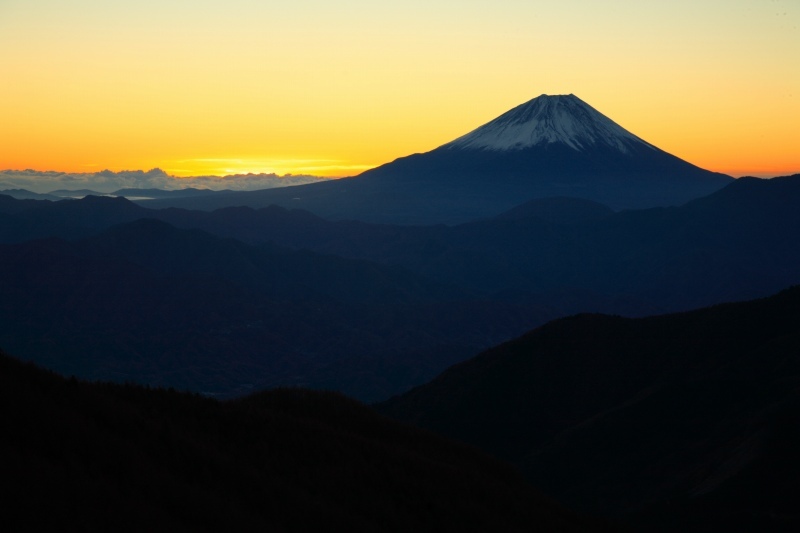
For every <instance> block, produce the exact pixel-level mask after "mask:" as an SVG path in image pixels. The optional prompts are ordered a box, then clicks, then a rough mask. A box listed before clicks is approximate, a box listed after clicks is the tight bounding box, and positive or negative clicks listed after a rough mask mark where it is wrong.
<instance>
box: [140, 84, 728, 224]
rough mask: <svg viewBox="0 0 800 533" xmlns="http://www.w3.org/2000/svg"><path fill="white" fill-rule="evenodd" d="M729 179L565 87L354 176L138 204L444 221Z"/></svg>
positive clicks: (636, 197) (646, 199) (687, 192)
mask: <svg viewBox="0 0 800 533" xmlns="http://www.w3.org/2000/svg"><path fill="white" fill-rule="evenodd" d="M731 179H732V178H730V177H728V176H724V175H721V174H715V173H712V172H708V171H706V170H703V169H700V168H698V167H696V166H694V165H691V164H689V163H687V162H685V161H683V160H681V159H678V158H677V157H674V156H672V155H670V154H668V153H666V152H663V151H662V150H659V149H657V148H655V147H654V146H652V145H650V144H648V143H646V142H645V141H642V140H641V139H639V138H638V137H636V136H635V135H633V134H632V133H630V132H627V131H626V130H624V129H623V128H622V127H620V126H619V125H617V124H615V123H614V122H613V121H611V120H610V119H609V118H607V117H605V116H604V115H602V114H601V113H599V112H597V111H596V110H595V109H593V108H592V107H591V106H589V105H588V104H586V103H585V102H583V101H582V100H580V99H579V98H577V97H576V96H574V95H566V96H565V95H560V96H548V95H541V96H539V97H537V98H535V99H533V100H531V101H530V102H527V103H525V104H522V105H521V106H518V107H517V108H515V109H512V110H511V111H508V112H507V113H505V114H503V115H501V116H500V117H498V118H497V119H495V120H493V121H491V122H489V123H488V124H485V125H484V126H481V127H480V128H478V129H476V130H475V131H473V132H471V133H468V134H467V135H465V136H462V137H460V138H459V139H456V140H455V141H452V142H450V143H447V144H445V145H443V146H440V147H439V148H437V149H435V150H432V151H430V152H427V153H424V154H414V155H411V156H408V157H403V158H400V159H397V160H395V161H393V162H391V163H387V164H385V165H382V166H380V167H378V168H375V169H372V170H368V171H366V172H364V173H363V174H361V175H359V176H357V177H354V178H346V179H341V180H335V181H331V182H326V183H320V184H312V185H302V186H298V187H292V188H290V189H284V190H269V191H256V192H250V193H231V194H228V195H224V196H223V195H219V196H213V197H208V198H204V199H196V200H195V199H184V200H177V199H176V200H175V201H166V200H157V201H153V202H152V203H149V204H148V205H152V206H153V207H164V206H178V207H185V208H197V209H214V208H218V207H224V206H232V205H249V206H252V207H266V206H268V205H271V204H277V205H282V206H284V207H290V208H302V209H307V210H309V211H312V212H314V213H316V214H318V215H321V216H324V217H327V218H334V219H358V220H366V221H372V222H383V223H400V224H431V223H447V224H453V223H460V222H465V221H468V220H474V219H476V218H485V217H490V216H494V215H497V214H499V213H501V212H503V211H506V210H508V209H510V208H512V207H514V206H515V205H517V204H519V203H521V202H523V201H526V200H530V199H533V198H543V197H548V196H569V197H576V198H583V199H588V200H594V201H598V202H601V203H604V204H607V205H609V206H610V207H612V208H614V209H620V208H643V207H653V206H664V205H679V204H682V203H685V202H687V201H689V200H691V199H693V198H697V197H700V196H704V195H706V194H709V193H711V192H713V191H715V190H717V189H719V188H720V187H722V186H724V185H725V184H727V183H729V182H730V180H731Z"/></svg>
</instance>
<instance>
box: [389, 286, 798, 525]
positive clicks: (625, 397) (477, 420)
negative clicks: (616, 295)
mask: <svg viewBox="0 0 800 533" xmlns="http://www.w3.org/2000/svg"><path fill="white" fill-rule="evenodd" d="M798 325H800V287H794V288H791V289H788V290H786V291H783V292H781V293H779V294H777V295H775V296H772V297H769V298H766V299H762V300H756V301H751V302H745V303H737V304H725V305H718V306H714V307H710V308H705V309H701V310H697V311H692V312H687V313H682V314H676V315H663V316H656V317H649V318H641V319H626V318H622V317H615V316H606V315H589V314H584V315H578V316H574V317H570V318H565V319H561V320H557V321H554V322H551V323H549V324H547V325H545V326H543V327H541V328H538V329H536V330H534V331H532V332H530V333H528V334H526V335H524V336H523V337H520V338H518V339H516V340H514V341H511V342H508V343H505V344H503V345H501V346H498V347H496V348H494V349H492V350H489V351H487V352H484V353H482V354H481V355H479V356H477V357H475V358H473V359H471V360H469V361H467V362H464V363H462V364H459V365H456V366H454V367H452V368H451V369H449V370H447V371H446V372H444V373H443V374H441V375H440V376H439V377H437V378H436V379H435V380H433V381H432V382H431V383H429V384H426V385H424V386H421V387H418V388H416V389H414V390H412V391H410V392H408V393H406V394H404V395H401V396H399V397H396V398H393V399H391V400H390V401H388V402H385V403H383V404H381V405H380V406H379V409H380V410H381V411H382V412H383V413H385V414H388V415H390V416H393V417H395V418H397V419H400V420H403V421H407V422H413V423H415V424H417V425H419V426H421V427H425V428H428V429H432V430H435V431H437V432H440V433H442V434H444V435H448V436H450V437H453V438H456V439H459V440H462V441H464V442H468V443H470V444H474V445H476V446H478V447H481V448H483V449H484V450H487V451H489V452H491V453H493V454H495V455H496V456H499V457H502V458H505V459H507V460H510V461H512V462H513V463H515V464H516V465H517V466H518V467H519V468H520V469H521V470H522V471H523V472H524V473H525V474H526V475H527V477H528V479H529V480H530V481H531V482H532V483H534V484H535V485H536V486H538V487H541V488H542V489H543V490H545V491H546V492H547V493H549V494H551V495H553V496H554V497H556V498H557V499H559V500H560V501H562V502H564V503H566V504H568V505H571V506H574V507H575V508H577V509H583V510H586V511H592V512H597V513H603V514H607V515H610V516H617V517H620V518H624V519H625V520H628V521H630V522H631V523H633V524H637V525H638V526H640V527H641V530H643V531H697V532H701V531H702V532H708V531H720V532H721V531H742V532H745V531H795V530H796V528H797V527H798V526H799V525H800V514H798V507H797V502H798V501H800V485H798V481H797V480H798V479H800V461H798V458H797V454H796V450H797V447H798V446H800V328H798Z"/></svg>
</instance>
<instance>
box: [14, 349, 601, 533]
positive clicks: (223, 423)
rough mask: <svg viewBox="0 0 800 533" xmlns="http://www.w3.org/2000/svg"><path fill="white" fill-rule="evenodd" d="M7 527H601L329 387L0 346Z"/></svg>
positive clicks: (469, 453)
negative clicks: (191, 391) (142, 367)
mask: <svg viewBox="0 0 800 533" xmlns="http://www.w3.org/2000/svg"><path fill="white" fill-rule="evenodd" d="M0 417H1V418H2V420H3V431H2V432H1V433H0V450H2V453H0V471H2V473H3V475H2V477H1V478H0V498H2V501H3V503H4V513H3V524H4V528H5V529H6V530H8V531H28V530H55V529H57V530H65V529H67V530H84V531H94V530H104V531H108V530H115V531H166V530H169V531H220V530H236V531H256V530H258V531H323V530H338V531H487V530H493V531H525V530H540V531H564V532H569V531H600V530H602V527H601V526H600V525H598V524H597V523H595V522H592V521H589V520H585V519H583V518H581V517H579V516H577V515H575V514H574V513H570V512H568V511H566V510H565V509H563V508H561V507H560V506H559V505H557V504H556V503H554V502H552V501H550V500H548V499H547V498H545V497H544V496H542V495H541V494H539V493H538V492H537V491H536V490H534V489H533V488H531V487H530V486H528V485H527V484H525V483H524V482H523V481H522V480H521V479H520V477H519V476H518V475H517V474H515V473H514V472H512V471H511V469H510V468H509V467H507V466H506V465H504V464H501V463H499V462H497V461H495V460H492V459H490V458H489V457H486V456H483V455H481V454H480V453H478V452H477V451H475V450H472V449H470V448H467V447H465V446H463V445H459V444H456V443H453V442H449V441H447V440H445V439H443V438H441V437H438V436H436V435H433V434H431V433H428V432H423V431H419V430H415V429H413V428H410V427H406V426H403V425H401V424H397V423H395V422H392V421H390V420H388V419H386V418H384V417H381V416H378V415H377V414H376V413H374V412H373V411H371V410H369V409H368V408H366V407H364V406H363V405H361V404H358V403H357V402H355V401H352V400H349V399H347V398H345V397H343V396H340V395H337V394H332V393H319V392H311V391H304V390H299V389H297V390H279V391H273V392H269V393H262V394H258V395H255V396H251V397H248V398H245V399H242V400H239V401H235V402H227V403H222V402H218V401H214V400H209V399H206V398H202V397H199V396H192V395H188V394H181V393H176V392H174V391H167V390H163V389H162V390H158V389H145V388H142V387H137V386H132V385H126V386H122V385H109V384H89V383H84V382H80V381H77V380H75V379H71V380H66V379H63V378H61V377H59V376H57V375H54V374H52V373H49V372H45V371H43V370H39V369H38V368H35V367H33V366H32V365H25V364H21V363H19V362H18V361H16V360H13V359H11V358H10V357H8V356H6V355H5V354H4V353H2V352H0Z"/></svg>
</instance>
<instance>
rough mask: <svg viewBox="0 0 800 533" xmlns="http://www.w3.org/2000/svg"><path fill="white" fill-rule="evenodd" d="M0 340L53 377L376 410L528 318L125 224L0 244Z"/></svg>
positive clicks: (158, 227)
mask: <svg viewBox="0 0 800 533" xmlns="http://www.w3.org/2000/svg"><path fill="white" fill-rule="evenodd" d="M0 256H2V258H3V260H2V261H0V343H2V344H4V345H5V346H7V347H8V348H9V349H11V350H13V351H14V353H16V354H18V355H19V356H20V357H22V358H25V359H32V360H35V361H37V362H38V363H39V364H43V365H45V366H47V367H48V368H51V369H55V370H58V371H60V372H63V373H68V374H70V373H71V374H76V375H78V376H82V377H86V378H92V379H104V380H115V381H124V380H133V381H136V382H140V383H149V384H154V385H160V386H174V387H176V388H181V389H188V390H194V391H202V392H207V393H215V394H220V395H223V396H229V395H236V394H242V392H246V391H249V390H250V389H251V388H252V387H258V388H264V387H269V386H276V385H280V384H282V385H306V386H314V387H318V388H326V389H331V388H335V389H337V390H340V391H347V392H348V393H350V394H352V395H354V396H358V397H360V398H365V399H377V398H382V397H383V398H385V397H388V396H389V395H391V394H393V393H396V392H399V391H400V390H404V389H407V388H408V387H410V386H412V385H414V384H417V383H421V382H423V381H424V380H426V379H428V378H429V377H432V376H433V375H435V373H437V372H439V371H441V370H442V369H443V368H445V367H446V366H448V365H449V364H452V363H453V362H455V361H456V360H457V359H455V358H456V357H463V356H464V354H469V353H477V352H478V351H479V350H480V349H483V348H485V347H487V346H489V345H491V344H494V343H496V342H499V341H501V340H502V339H504V338H508V337H509V336H512V335H515V334H517V333H519V332H521V331H524V330H525V329H528V328H529V327H531V326H532V325H533V324H534V323H536V321H538V320H542V318H543V314H544V312H545V311H546V309H544V308H542V307H541V306H539V307H538V308H537V306H536V305H533V306H530V305H517V304H508V303H503V302H497V301H485V300H484V299H482V298H480V297H475V296H473V295H472V294H470V293H468V292H465V291H462V290H460V289H458V288H455V287H452V286H450V285H447V284H441V283H438V282H432V281H429V280H427V279H425V278H424V277H421V276H419V275H417V274H413V273H411V272H408V271H406V270H404V269H402V268H399V267H392V266H385V265H377V264H374V263H370V262H367V261H360V260H353V259H344V258H340V257H333V256H327V255H323V254H320V253H315V252H308V251H293V250H288V249H285V248H281V247H278V246H274V245H262V246H251V245H246V244H244V243H241V242H239V241H236V240H233V239H222V238H219V237H215V236H212V235H209V234H207V233H204V232H202V231H199V230H179V229H176V228H174V227H172V226H170V225H168V224H166V223H164V222H159V221H154V220H139V221H136V222H132V223H129V224H126V225H122V226H117V227H114V228H112V229H110V230H107V231H105V232H103V233H101V234H98V235H95V236H93V237H90V238H86V239H82V240H78V241H63V240H59V239H47V240H39V241H31V242H26V243H22V244H14V245H0Z"/></svg>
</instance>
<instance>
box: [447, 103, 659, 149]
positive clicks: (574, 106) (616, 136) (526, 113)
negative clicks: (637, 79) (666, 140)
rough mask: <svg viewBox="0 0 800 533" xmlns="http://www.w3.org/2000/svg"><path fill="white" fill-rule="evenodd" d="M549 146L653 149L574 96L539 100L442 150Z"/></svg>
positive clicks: (498, 118)
mask: <svg viewBox="0 0 800 533" xmlns="http://www.w3.org/2000/svg"><path fill="white" fill-rule="evenodd" d="M550 143H563V144H566V145H567V146H569V147H570V148H572V149H574V150H579V151H580V150H584V149H586V148H588V147H590V146H593V145H597V144H601V145H606V146H610V147H612V148H615V149H617V150H619V151H621V152H627V151H628V146H629V145H630V144H631V143H640V144H643V145H645V146H647V147H650V148H654V147H653V146H652V145H651V144H649V143H647V142H645V141H643V140H642V139H640V138H639V137H637V136H636V135H634V134H632V133H630V132H629V131H627V130H626V129H624V128H623V127H622V126H620V125H619V124H617V123H615V122H614V121H613V120H611V119H610V118H608V117H606V116H605V115H603V114H602V113H600V112H599V111H597V110H596V109H594V108H593V107H592V106H590V105H589V104H587V103H586V102H584V101H583V100H581V99H580V98H578V97H577V96H575V95H573V94H569V95H554V96H549V95H546V94H543V95H541V96H538V97H536V98H534V99H533V100H530V101H528V102H526V103H524V104H522V105H519V106H517V107H515V108H514V109H511V110H510V111H507V112H506V113H503V114H502V115H500V116H499V117H497V118H496V119H494V120H492V121H491V122H488V123H486V124H484V125H483V126H481V127H479V128H477V129H475V130H473V131H471V132H470V133H467V134H466V135H464V136H462V137H459V138H458V139H456V140H454V141H452V142H449V143H447V144H445V145H444V146H442V148H467V149H479V150H481V149H482V150H520V149H523V148H529V147H531V146H536V145H542V144H550Z"/></svg>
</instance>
